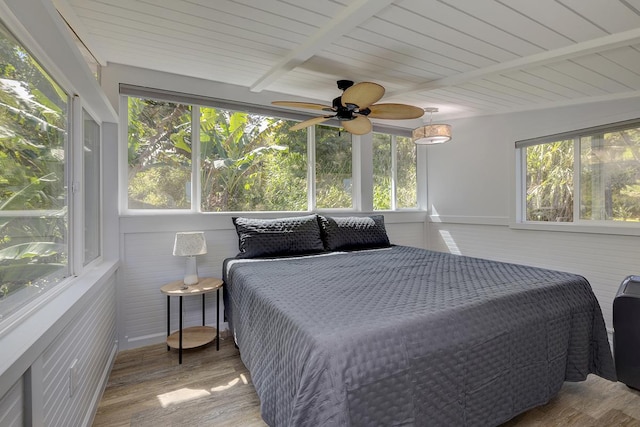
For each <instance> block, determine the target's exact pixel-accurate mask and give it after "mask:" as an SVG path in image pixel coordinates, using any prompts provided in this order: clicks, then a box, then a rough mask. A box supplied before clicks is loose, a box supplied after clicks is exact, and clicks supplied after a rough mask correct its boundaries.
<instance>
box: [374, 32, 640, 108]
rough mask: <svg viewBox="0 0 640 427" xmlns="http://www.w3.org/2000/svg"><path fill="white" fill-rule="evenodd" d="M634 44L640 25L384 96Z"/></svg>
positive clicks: (536, 65)
mask: <svg viewBox="0 0 640 427" xmlns="http://www.w3.org/2000/svg"><path fill="white" fill-rule="evenodd" d="M637 43H640V28H634V29H632V30H628V31H623V32H621V33H616V34H611V35H608V36H604V37H599V38H596V39H592V40H587V41H584V42H580V43H575V44H572V45H569V46H565V47H561V48H558V49H553V50H549V51H545V52H540V53H536V54H533V55H528V56H524V57H522V58H517V59H513V60H511V61H505V62H501V63H498V64H494V65H490V66H488V67H483V68H479V69H477V70H473V71H468V72H465V73H460V74H455V75H453V76H448V77H443V78H441V79H437V80H431V81H428V82H425V83H421V84H418V85H415V86H412V87H410V88H408V89H401V90H397V91H393V92H387V94H386V98H392V97H394V96H402V95H406V94H410V93H417V92H425V91H429V90H434V89H439V88H443V87H448V86H456V85H460V84H464V83H467V82H470V81H473V80H478V79H482V78H484V77H488V76H491V75H496V74H501V73H508V72H510V71H517V70H526V69H529V68H533V67H540V66H543V65H546V64H551V63H555V62H558V61H562V60H567V59H571V58H577V57H580V56H584V55H589V54H592V53H597V52H602V51H605V50H610V49H615V48H618V47H623V46H630V45H633V44H637Z"/></svg>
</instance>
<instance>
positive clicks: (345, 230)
mask: <svg viewBox="0 0 640 427" xmlns="http://www.w3.org/2000/svg"><path fill="white" fill-rule="evenodd" d="M318 221H319V222H320V228H321V230H322V239H323V241H324V247H325V249H326V250H328V251H338V250H353V249H372V248H386V247H389V246H391V243H390V242H389V237H388V236H387V230H386V229H385V228H384V216H382V215H372V216H364V217H356V216H350V217H329V216H322V215H319V216H318Z"/></svg>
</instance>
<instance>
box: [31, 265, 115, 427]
mask: <svg viewBox="0 0 640 427" xmlns="http://www.w3.org/2000/svg"><path fill="white" fill-rule="evenodd" d="M115 301H116V300H115V277H112V278H111V279H110V280H108V281H107V282H106V283H105V284H104V285H103V286H102V287H101V288H100V289H99V290H97V291H96V292H95V295H94V297H93V298H92V299H91V301H90V302H88V303H87V305H86V307H85V308H84V309H83V310H82V311H81V312H80V313H79V314H78V315H77V316H76V317H75V318H74V319H73V320H72V321H71V322H70V323H69V325H68V326H67V327H66V328H65V329H64V330H63V332H61V333H60V334H59V335H58V337H56V339H55V341H54V342H53V343H52V344H51V345H50V346H49V347H48V348H47V349H46V350H45V351H44V352H43V354H42V360H43V378H42V390H43V399H44V408H43V416H44V422H45V425H48V426H81V425H88V424H90V422H91V420H92V418H93V414H94V411H95V409H96V407H97V403H98V401H99V399H100V396H101V393H102V390H103V387H104V385H105V384H104V383H105V382H106V379H107V377H108V373H109V369H110V366H111V363H112V362H113V360H112V359H113V357H114V356H115V337H116V322H115V313H116V307H115ZM74 361H75V369H76V371H75V372H76V376H75V381H74V383H75V384H74V390H73V394H71V393H70V386H71V376H70V372H69V368H70V367H71V366H72V365H73V364H74Z"/></svg>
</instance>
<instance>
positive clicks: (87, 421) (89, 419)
mask: <svg viewBox="0 0 640 427" xmlns="http://www.w3.org/2000/svg"><path fill="white" fill-rule="evenodd" d="M117 354H118V343H117V342H115V343H114V344H113V348H112V349H111V354H110V355H109V360H108V363H107V364H106V366H105V367H104V370H103V371H102V376H101V379H100V385H99V386H98V387H97V388H96V391H95V392H94V393H93V398H92V399H91V406H90V407H89V410H88V411H87V413H86V415H85V417H84V420H83V422H82V425H83V426H86V427H91V425H92V424H93V419H94V418H95V416H96V412H97V411H98V405H100V399H102V394H103V393H104V390H105V389H106V388H107V383H108V382H109V375H110V374H111V369H112V368H113V364H114V363H115V361H116V355H117Z"/></svg>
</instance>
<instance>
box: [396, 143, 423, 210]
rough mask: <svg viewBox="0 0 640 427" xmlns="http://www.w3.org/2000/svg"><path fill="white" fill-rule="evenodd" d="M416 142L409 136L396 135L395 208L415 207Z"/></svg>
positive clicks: (416, 192) (416, 203)
mask: <svg viewBox="0 0 640 427" xmlns="http://www.w3.org/2000/svg"><path fill="white" fill-rule="evenodd" d="M416 161H417V157H416V144H414V143H413V141H412V140H411V138H407V137H404V136H398V137H396V162H397V165H396V169H397V173H396V175H397V177H396V208H398V209H402V208H417V207H418V190H417V184H418V182H417V178H416V177H417V174H416Z"/></svg>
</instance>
